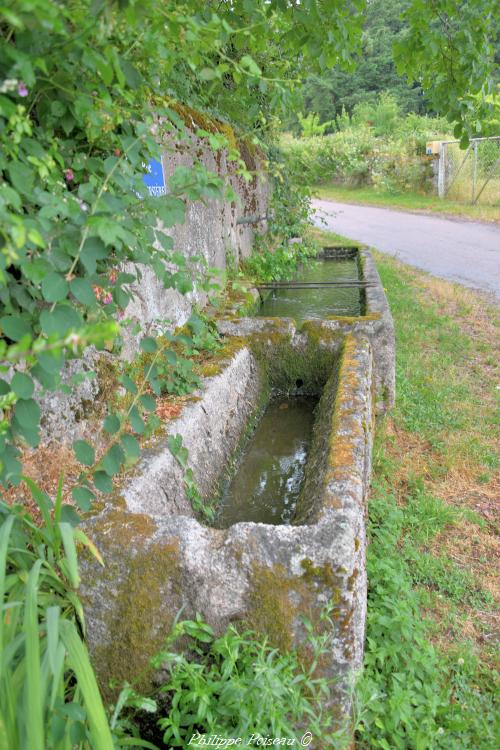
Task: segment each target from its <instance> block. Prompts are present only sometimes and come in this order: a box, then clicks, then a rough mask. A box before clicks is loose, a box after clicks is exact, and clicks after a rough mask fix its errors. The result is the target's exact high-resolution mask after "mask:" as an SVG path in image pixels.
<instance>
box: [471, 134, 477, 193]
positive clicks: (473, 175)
mask: <svg viewBox="0 0 500 750" xmlns="http://www.w3.org/2000/svg"><path fill="white" fill-rule="evenodd" d="M477 146H478V142H477V141H474V163H473V167H472V203H474V201H475V197H476V185H477Z"/></svg>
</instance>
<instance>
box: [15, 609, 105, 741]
mask: <svg viewBox="0 0 500 750" xmlns="http://www.w3.org/2000/svg"><path fill="white" fill-rule="evenodd" d="M59 628H60V632H61V638H62V640H63V642H64V645H65V647H66V650H67V652H68V659H69V663H70V665H71V668H72V669H73V671H74V673H75V675H76V679H77V681H78V688H79V690H80V691H81V693H82V695H83V699H84V703H85V710H86V712H87V717H88V722H89V725H90V732H91V736H92V742H91V745H92V748H93V750H114V743H113V739H112V737H111V732H110V729H109V722H108V718H107V716H106V712H105V710H104V706H103V704H102V700H101V694H100V691H99V686H98V685H97V681H96V678H95V675H94V670H93V668H92V665H91V663H90V659H89V656H88V653H87V650H86V648H85V646H84V644H83V643H82V641H81V638H80V636H79V635H78V631H77V629H76V627H75V625H74V623H73V622H71V621H70V620H61V622H60V624H59ZM30 750H31V747H30ZM33 750H38V748H33Z"/></svg>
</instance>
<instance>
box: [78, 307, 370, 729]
mask: <svg viewBox="0 0 500 750" xmlns="http://www.w3.org/2000/svg"><path fill="white" fill-rule="evenodd" d="M250 322H251V323H252V326H253V329H252V330H248V332H247V334H246V335H242V331H240V332H239V335H238V336H237V337H236V338H231V342H232V347H231V349H232V356H231V357H229V358H228V360H227V362H225V363H224V364H223V366H222V367H221V370H220V372H219V373H217V374H216V375H214V376H213V377H210V378H206V379H205V380H204V383H203V387H202V388H201V389H200V391H199V392H198V393H197V394H196V400H194V401H192V402H191V403H189V404H187V405H186V406H185V408H184V410H183V412H182V413H181V415H180V416H179V418H178V419H176V420H173V421H172V422H169V423H168V425H167V431H166V434H165V435H164V436H163V437H162V438H161V439H160V440H159V441H158V443H157V444H156V445H155V446H153V447H152V448H151V449H150V450H149V451H147V452H146V454H145V455H144V456H143V458H142V459H141V461H140V463H139V464H138V465H137V467H136V470H135V473H134V475H133V476H129V477H127V478H126V479H125V480H124V482H123V485H122V487H121V489H120V491H119V492H118V493H117V495H116V497H114V498H113V501H112V502H109V503H107V504H106V505H105V506H103V507H102V508H101V510H100V511H99V512H98V513H96V514H95V515H94V516H93V517H92V518H90V519H88V521H87V523H86V527H87V528H86V530H87V532H88V533H90V535H91V536H92V538H93V540H94V541H95V543H96V544H97V546H98V548H99V549H100V551H101V553H102V555H103V558H104V560H105V568H104V569H102V568H100V567H99V566H98V565H97V564H96V563H94V562H93V561H91V560H89V561H88V562H86V564H85V568H84V583H83V595H84V601H85V614H86V619H87V624H88V639H89V644H90V647H91V653H92V655H93V660H94V663H95V665H96V668H97V671H98V673H99V675H100V678H101V682H102V683H103V684H104V685H106V684H107V683H108V682H109V680H110V679H114V680H118V681H121V680H131V679H132V678H136V677H137V675H139V674H143V680H142V682H143V685H142V687H143V688H147V686H148V685H149V684H151V681H153V680H154V679H155V676H154V675H153V674H152V673H151V671H150V670H148V668H147V666H148V661H149V658H150V657H151V656H152V655H153V654H154V653H155V652H156V651H157V650H158V649H159V647H160V646H161V644H162V642H163V640H164V639H165V637H166V636H167V634H168V632H169V629H170V627H171V625H172V623H173V621H174V619H175V617H176V616H177V614H178V612H179V611H181V610H182V617H192V616H193V615H195V613H197V612H199V613H201V614H202V615H203V616H204V617H205V618H206V620H207V621H208V622H209V623H210V624H211V625H212V626H213V627H214V628H215V629H216V630H217V631H219V632H220V631H222V630H224V628H225V627H226V626H227V624H228V623H230V622H235V621H237V622H240V623H241V624H242V626H246V627H249V628H252V629H253V630H255V631H257V632H259V633H261V634H262V635H266V636H267V637H268V638H269V639H270V641H271V643H273V644H274V645H275V646H277V647H279V648H282V649H287V648H290V647H292V646H294V647H297V648H299V649H301V653H303V656H304V658H306V659H307V658H308V657H307V653H308V651H307V637H306V630H305V628H304V624H303V618H304V617H306V618H307V619H308V620H309V621H310V622H312V624H313V625H314V627H315V628H316V630H317V631H319V632H321V630H322V629H323V628H325V620H324V617H323V615H324V611H325V606H326V605H327V603H328V602H330V603H332V605H333V610H332V612H331V613H330V619H331V623H332V625H331V626H328V627H329V628H332V629H330V630H329V631H328V632H329V633H330V636H329V639H330V640H329V654H328V658H327V659H326V660H325V661H324V663H323V664H322V666H321V670H322V671H323V673H324V674H325V675H327V676H329V677H331V678H335V681H336V682H335V688H334V691H333V698H332V710H333V712H334V713H335V715H336V716H337V717H338V719H339V721H340V720H341V719H345V718H346V717H347V716H348V714H349V711H350V691H349V685H350V684H351V682H352V680H351V677H352V675H353V673H354V672H356V670H357V669H359V667H360V666H361V662H362V654H363V639H364V623H365V609H366V573H365V521H364V516H365V504H366V493H367V487H368V482H369V476H370V468H371V450H372V431H373V419H374V401H375V380H374V377H373V375H374V373H373V368H372V345H371V343H370V338H369V337H368V336H366V335H364V334H363V332H362V331H357V332H356V331H355V332H348V333H347V335H346V334H345V333H344V332H343V331H342V330H338V329H337V328H335V327H333V328H329V327H327V328H325V327H324V324H323V322H322V321H316V322H315V321H309V322H308V323H307V325H305V326H303V327H302V328H301V329H300V330H297V328H296V327H295V326H294V324H293V323H292V322H291V321H284V320H281V319H274V320H273V319H260V320H258V319H253V321H246V322H245V324H244V325H245V326H247V328H248V327H249V326H250ZM252 326H250V328H252ZM227 335H228V336H229V332H228V334H227ZM271 393H301V394H313V395H316V396H318V397H319V398H320V400H319V405H318V407H317V416H316V419H315V424H314V428H313V437H312V443H311V447H310V451H309V458H308V461H307V464H306V467H305V479H304V488H303V491H302V495H301V501H300V502H299V503H298V505H297V510H296V513H295V515H294V518H293V520H292V522H291V523H289V524H281V525H279V524H278V525H271V524H265V523H254V522H240V523H235V524H233V525H231V526H229V527H228V528H224V529H216V528H212V527H211V526H210V525H208V524H207V523H206V522H204V521H203V519H201V518H199V517H198V518H197V517H196V516H195V513H194V512H193V510H192V508H191V504H190V502H189V500H188V498H187V496H186V491H185V487H184V482H183V470H182V469H181V467H180V466H179V465H178V463H177V462H176V461H175V459H174V458H173V456H172V455H171V453H170V451H169V450H168V447H167V437H168V435H169V434H170V435H181V436H182V439H183V445H184V446H186V447H187V448H188V450H189V466H190V468H191V469H192V471H193V476H194V479H195V480H196V482H197V484H198V487H199V490H200V492H201V494H202V496H203V497H204V498H205V499H207V500H209V499H211V498H214V497H215V496H216V495H217V493H218V490H219V488H220V486H221V482H222V481H223V479H224V477H225V476H227V472H228V471H230V468H231V464H232V461H233V460H234V456H235V455H237V453H238V447H239V446H240V445H241V441H242V440H243V439H244V437H245V434H246V430H248V426H249V424H251V423H252V420H253V419H254V418H255V415H256V414H257V413H259V410H261V409H262V406H263V404H264V403H265V402H266V400H267V399H268V397H269V395H270V394H271ZM140 687H141V685H140Z"/></svg>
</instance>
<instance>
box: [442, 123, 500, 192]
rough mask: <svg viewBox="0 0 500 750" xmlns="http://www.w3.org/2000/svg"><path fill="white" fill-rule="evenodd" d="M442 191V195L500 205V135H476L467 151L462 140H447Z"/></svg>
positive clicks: (443, 149)
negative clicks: (479, 136) (461, 145)
mask: <svg viewBox="0 0 500 750" xmlns="http://www.w3.org/2000/svg"><path fill="white" fill-rule="evenodd" d="M438 192H439V197H440V198H449V199H450V200H457V201H463V202H465V203H483V204H489V205H500V136H494V137H491V138H474V139H473V140H471V142H470V145H469V147H468V148H467V150H466V151H464V150H463V149H461V148H460V141H443V142H442V143H441V150H440V154H439V171H438Z"/></svg>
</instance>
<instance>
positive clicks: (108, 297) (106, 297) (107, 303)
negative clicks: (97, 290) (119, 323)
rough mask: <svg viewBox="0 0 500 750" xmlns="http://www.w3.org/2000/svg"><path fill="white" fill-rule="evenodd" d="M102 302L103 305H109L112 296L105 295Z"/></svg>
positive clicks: (109, 294)
mask: <svg viewBox="0 0 500 750" xmlns="http://www.w3.org/2000/svg"><path fill="white" fill-rule="evenodd" d="M102 301H103V304H104V305H109V304H110V303H111V302H113V295H112V294H111V292H108V293H107V294H105V295H104V297H103V300H102Z"/></svg>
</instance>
